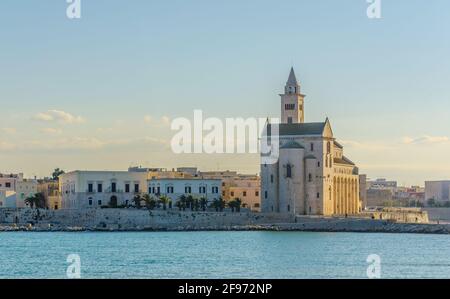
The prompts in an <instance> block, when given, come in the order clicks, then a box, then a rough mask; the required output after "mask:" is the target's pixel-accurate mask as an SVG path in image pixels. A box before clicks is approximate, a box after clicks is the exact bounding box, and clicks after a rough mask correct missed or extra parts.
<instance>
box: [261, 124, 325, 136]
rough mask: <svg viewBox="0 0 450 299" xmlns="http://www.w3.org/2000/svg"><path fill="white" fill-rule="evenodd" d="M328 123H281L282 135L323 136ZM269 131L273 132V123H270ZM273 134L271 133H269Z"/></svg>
mask: <svg viewBox="0 0 450 299" xmlns="http://www.w3.org/2000/svg"><path fill="white" fill-rule="evenodd" d="M325 125H326V123H300V124H279V135H280V136H286V135H287V136H289V135H295V136H301V135H318V136H322V134H323V131H324V129H325ZM268 131H269V132H271V124H269V125H268ZM269 135H271V134H269Z"/></svg>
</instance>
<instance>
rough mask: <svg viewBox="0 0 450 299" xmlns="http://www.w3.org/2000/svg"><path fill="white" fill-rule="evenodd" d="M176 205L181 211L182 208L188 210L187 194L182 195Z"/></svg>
mask: <svg viewBox="0 0 450 299" xmlns="http://www.w3.org/2000/svg"><path fill="white" fill-rule="evenodd" d="M175 206H176V207H177V208H178V209H179V210H180V211H181V210H183V211H184V210H186V196H185V195H181V196H180V197H179V198H178V200H177V202H176V203H175Z"/></svg>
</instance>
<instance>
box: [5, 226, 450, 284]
mask: <svg viewBox="0 0 450 299" xmlns="http://www.w3.org/2000/svg"><path fill="white" fill-rule="evenodd" d="M69 254H78V255H79V256H80V258H81V276H82V278H367V276H366V270H367V266H368V263H367V262H366V259H367V257H368V255H370V254H378V255H379V256H380V257H381V275H382V277H383V278H450V236H445V235H410V234H358V233H303V232H173V233H172V232H171V233H168V232H167V233H166V232H137V233H119V232H116V233H89V232H85V233H25V232H17V233H16V232H14V233H1V234H0V278H65V277H66V269H67V267H68V265H69V264H68V263H67V261H66V259H67V256H68V255H69Z"/></svg>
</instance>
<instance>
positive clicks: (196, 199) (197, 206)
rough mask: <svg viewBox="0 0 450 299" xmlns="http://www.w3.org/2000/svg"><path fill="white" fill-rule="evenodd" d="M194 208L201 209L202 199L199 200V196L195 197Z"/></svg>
mask: <svg viewBox="0 0 450 299" xmlns="http://www.w3.org/2000/svg"><path fill="white" fill-rule="evenodd" d="M192 206H193V210H195V211H197V212H198V210H199V209H200V201H199V200H198V198H194V200H193V204H192Z"/></svg>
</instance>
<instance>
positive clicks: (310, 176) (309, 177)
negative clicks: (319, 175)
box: [308, 174, 312, 182]
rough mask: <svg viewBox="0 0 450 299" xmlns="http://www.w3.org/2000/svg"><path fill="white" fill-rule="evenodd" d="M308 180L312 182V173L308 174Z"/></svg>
mask: <svg viewBox="0 0 450 299" xmlns="http://www.w3.org/2000/svg"><path fill="white" fill-rule="evenodd" d="M308 181H309V182H312V174H309V175H308Z"/></svg>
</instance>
